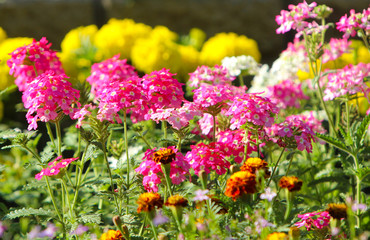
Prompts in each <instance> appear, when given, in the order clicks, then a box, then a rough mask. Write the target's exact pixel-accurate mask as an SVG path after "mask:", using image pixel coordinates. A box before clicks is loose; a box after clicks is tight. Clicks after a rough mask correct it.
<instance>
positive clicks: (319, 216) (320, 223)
mask: <svg viewBox="0 0 370 240" xmlns="http://www.w3.org/2000/svg"><path fill="white" fill-rule="evenodd" d="M298 217H299V218H300V219H302V221H300V222H297V223H295V224H294V225H295V226H297V227H303V226H305V227H306V229H307V231H310V230H311V228H317V229H322V228H324V227H326V226H328V225H329V222H330V215H329V213H328V212H327V211H323V212H311V213H305V214H298Z"/></svg>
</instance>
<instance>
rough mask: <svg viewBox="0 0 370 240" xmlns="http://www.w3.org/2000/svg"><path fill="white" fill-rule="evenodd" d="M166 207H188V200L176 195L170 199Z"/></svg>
mask: <svg viewBox="0 0 370 240" xmlns="http://www.w3.org/2000/svg"><path fill="white" fill-rule="evenodd" d="M164 205H166V206H167V207H170V206H173V207H186V206H187V205H188V200H186V199H185V198H184V197H183V196H180V195H174V196H171V197H169V198H168V199H167V201H166V203H165V204H164Z"/></svg>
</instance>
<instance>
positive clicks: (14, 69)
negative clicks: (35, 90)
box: [7, 37, 64, 92]
mask: <svg viewBox="0 0 370 240" xmlns="http://www.w3.org/2000/svg"><path fill="white" fill-rule="evenodd" d="M50 47H51V43H48V40H46V38H45V37H43V38H41V40H40V41H36V40H35V39H34V40H33V42H32V43H31V44H29V45H26V46H23V47H20V48H17V49H16V50H14V51H13V52H12V53H10V55H11V58H10V59H9V60H8V61H7V64H8V66H9V68H10V71H9V73H10V75H13V76H14V77H15V78H16V79H15V84H16V85H17V86H18V89H19V91H21V92H23V91H25V90H26V89H27V87H28V84H29V83H30V82H31V81H32V80H33V79H34V78H35V77H37V76H38V75H40V74H42V73H45V72H46V71H49V70H52V71H54V72H55V73H56V74H62V73H64V70H63V68H62V64H61V62H60V61H59V58H58V57H57V55H56V52H55V51H53V50H51V49H50Z"/></svg>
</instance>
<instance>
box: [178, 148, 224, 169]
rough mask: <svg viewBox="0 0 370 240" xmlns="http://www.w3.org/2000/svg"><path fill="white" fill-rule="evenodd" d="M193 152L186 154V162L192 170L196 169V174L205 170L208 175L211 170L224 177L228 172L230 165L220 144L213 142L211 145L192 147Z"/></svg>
mask: <svg viewBox="0 0 370 240" xmlns="http://www.w3.org/2000/svg"><path fill="white" fill-rule="evenodd" d="M190 147H191V151H189V152H187V153H186V156H185V158H186V160H187V161H188V162H189V164H190V166H191V168H193V169H194V172H195V174H197V175H198V174H199V171H201V170H204V171H205V172H206V173H207V174H208V173H210V172H211V170H213V171H215V172H216V173H217V174H219V175H222V174H225V173H226V172H227V169H228V168H229V167H230V163H229V162H228V161H227V160H226V159H225V156H224V155H223V151H222V147H223V145H222V146H221V145H220V144H218V143H215V142H212V143H210V144H204V143H202V142H201V143H198V144H197V145H192V146H190Z"/></svg>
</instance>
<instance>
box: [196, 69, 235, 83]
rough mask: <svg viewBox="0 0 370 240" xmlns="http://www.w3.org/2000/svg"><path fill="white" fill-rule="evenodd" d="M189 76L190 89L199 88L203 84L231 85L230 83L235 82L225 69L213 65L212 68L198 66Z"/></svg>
mask: <svg viewBox="0 0 370 240" xmlns="http://www.w3.org/2000/svg"><path fill="white" fill-rule="evenodd" d="M189 75H190V78H189V86H190V87H199V86H200V85H202V84H204V83H207V84H210V85H231V82H232V81H234V80H235V77H234V76H230V75H229V73H228V70H227V68H226V67H224V66H222V65H221V66H219V65H215V66H214V67H213V68H211V67H208V66H199V67H198V68H197V69H196V70H195V71H194V72H193V73H189Z"/></svg>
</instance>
